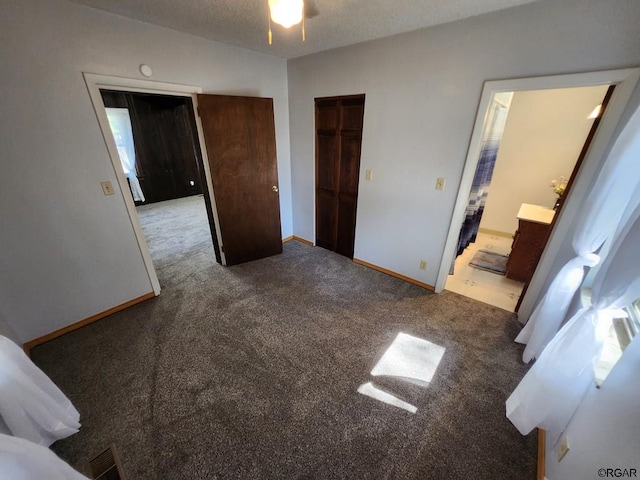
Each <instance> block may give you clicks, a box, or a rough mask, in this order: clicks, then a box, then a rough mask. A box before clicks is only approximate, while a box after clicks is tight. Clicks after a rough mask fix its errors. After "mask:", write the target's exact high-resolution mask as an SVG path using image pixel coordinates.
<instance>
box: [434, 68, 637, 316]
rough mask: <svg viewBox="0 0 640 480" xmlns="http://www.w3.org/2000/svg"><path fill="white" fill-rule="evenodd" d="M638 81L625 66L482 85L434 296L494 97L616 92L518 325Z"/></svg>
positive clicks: (530, 308) (452, 249)
mask: <svg viewBox="0 0 640 480" xmlns="http://www.w3.org/2000/svg"><path fill="white" fill-rule="evenodd" d="M639 78H640V68H629V69H620V70H606V71H600V72H587V73H576V74H567V75H554V76H546V77H532V78H520V79H510V80H496V81H487V82H485V84H484V86H483V89H482V95H481V97H480V102H479V105H478V110H477V114H476V120H475V124H474V127H473V132H472V136H471V140H470V142H469V149H468V151H467V158H466V160H465V165H464V169H463V172H462V177H461V180H460V186H459V188H458V193H457V197H456V202H455V206H454V209H453V212H452V215H451V221H450V224H449V230H448V233H447V238H446V242H445V246H444V249H443V254H442V257H441V262H440V268H439V270H438V275H437V279H436V285H435V291H436V293H439V292H441V291H442V290H443V289H444V286H445V283H446V279H447V275H448V273H449V267H450V265H451V260H452V258H453V255H454V254H455V247H456V244H457V241H458V235H459V233H460V225H462V220H463V217H464V212H465V208H466V205H467V203H468V199H469V192H470V191H471V183H472V181H473V175H474V173H475V170H476V167H477V164H478V158H479V155H480V147H481V145H480V144H481V137H482V129H483V127H484V120H485V116H486V112H487V108H488V107H489V105H490V102H491V100H492V99H493V96H494V95H495V94H496V93H501V92H518V91H523V90H545V89H556V88H571V87H589V86H596V85H616V89H615V90H614V92H613V95H612V97H611V100H610V102H609V105H608V107H607V109H606V111H605V112H604V115H603V116H602V119H601V122H600V125H599V126H598V130H597V132H596V134H595V136H594V139H593V141H592V143H591V145H590V147H589V151H588V152H587V154H586V156H585V158H584V161H583V163H582V166H581V168H580V172H578V174H577V176H576V179H575V182H574V184H573V186H572V189H571V192H570V193H569V195H568V196H567V199H566V201H565V202H564V205H563V209H562V212H560V214H559V217H558V221H557V222H556V224H555V226H554V229H553V231H552V233H551V236H550V237H549V240H548V242H547V246H546V247H545V250H544V252H543V254H542V257H541V258H540V262H539V263H538V267H537V269H536V271H535V273H534V275H533V278H532V279H531V282H530V284H529V288H528V289H527V292H526V293H525V296H524V298H523V301H522V303H521V305H520V309H519V311H518V315H519V318H520V319H521V321H522V320H524V321H526V319H528V318H529V316H530V315H531V313H532V311H533V308H534V306H535V304H536V302H537V300H538V297H539V296H540V294H541V293H542V289H543V287H544V284H545V282H546V279H547V277H548V276H549V275H550V274H551V272H552V270H553V267H554V265H553V263H554V261H555V258H556V256H557V255H558V253H559V251H560V247H561V245H562V242H563V240H564V238H565V237H567V235H569V234H570V232H569V229H570V227H571V224H572V220H573V219H574V218H575V216H576V214H577V212H578V211H579V209H580V207H581V205H582V204H583V202H584V199H585V198H586V195H587V194H588V192H589V187H590V185H591V183H592V182H593V180H594V179H595V176H596V174H597V172H598V170H599V167H600V165H601V163H602V160H603V156H604V154H605V152H606V150H607V147H608V145H609V142H610V141H611V139H612V136H613V134H614V131H615V129H616V127H617V125H618V122H619V121H620V118H621V116H622V113H623V111H624V109H625V107H626V106H627V103H628V102H629V99H630V97H631V94H632V93H633V90H634V88H635V86H636V84H637V83H638V79H639Z"/></svg>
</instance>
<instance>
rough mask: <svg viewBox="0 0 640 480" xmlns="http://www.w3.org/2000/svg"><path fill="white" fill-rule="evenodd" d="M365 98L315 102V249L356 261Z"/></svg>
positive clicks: (322, 99) (354, 97)
mask: <svg viewBox="0 0 640 480" xmlns="http://www.w3.org/2000/svg"><path fill="white" fill-rule="evenodd" d="M364 99H365V96H364V95H350V96H343V97H325V98H316V99H315V116H316V245H318V246H319V247H323V248H326V249H328V250H332V251H334V252H336V253H339V254H340V255H344V256H345V257H348V258H353V252H354V245H355V233H356V208H357V203H358V181H359V178H360V153H361V148H362V126H363V120H364Z"/></svg>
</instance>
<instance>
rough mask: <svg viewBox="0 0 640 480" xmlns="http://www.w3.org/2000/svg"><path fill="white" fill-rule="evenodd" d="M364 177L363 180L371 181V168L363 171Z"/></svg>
mask: <svg viewBox="0 0 640 480" xmlns="http://www.w3.org/2000/svg"><path fill="white" fill-rule="evenodd" d="M364 178H365V180H366V181H367V182H370V181H371V179H372V178H373V172H372V171H371V170H367V171H366V172H365V173H364Z"/></svg>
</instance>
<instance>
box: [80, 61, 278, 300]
mask: <svg viewBox="0 0 640 480" xmlns="http://www.w3.org/2000/svg"><path fill="white" fill-rule="evenodd" d="M83 76H84V79H85V83H86V85H87V89H88V91H89V95H90V98H91V101H92V103H93V107H94V111H95V114H96V117H97V119H98V123H99V125H100V129H101V130H102V134H103V138H104V140H105V144H106V147H107V150H108V152H109V157H110V160H111V163H112V165H113V169H114V173H115V176H116V180H117V182H118V186H119V190H120V192H121V194H122V200H123V201H124V204H125V207H126V210H127V213H128V215H129V219H130V221H131V225H132V227H133V232H134V234H135V237H136V240H137V242H138V245H139V248H140V252H141V255H142V259H143V262H144V265H145V268H146V271H147V274H148V276H149V281H150V284H151V286H152V288H153V291H154V293H155V294H156V295H159V294H160V283H159V281H158V276H157V273H156V271H155V269H154V266H153V261H152V259H151V256H150V253H149V248H148V245H147V242H146V240H145V237H144V233H143V231H142V228H141V225H140V222H139V219H138V216H137V214H136V210H135V204H134V199H133V197H132V195H131V192H130V187H129V184H128V182H127V178H126V177H125V174H124V173H123V169H122V166H121V162H120V158H119V155H118V150H117V146H116V144H115V142H114V140H113V136H112V135H111V131H110V127H109V122H108V118H107V115H106V112H105V109H104V104H103V102H102V98H101V94H100V90H101V89H107V90H118V91H129V92H135V93H149V94H159V95H170V96H171V95H173V96H181V97H189V98H190V99H191V101H192V106H193V110H194V112H193V113H194V115H196V117H195V118H196V129H197V136H198V144H199V146H200V155H201V158H202V161H203V164H204V165H205V167H204V168H203V169H202V172H203V174H204V177H205V182H203V194H204V195H207V194H208V197H209V202H207V210H208V211H209V212H210V213H211V217H212V222H211V235H212V237H214V238H217V239H218V240H219V248H220V260H221V263H222V265H225V266H226V265H227V261H226V258H225V252H224V246H225V245H224V241H225V240H228V241H229V243H230V244H234V243H235V242H234V240H235V239H233V238H227V237H225V236H224V235H222V234H221V224H220V216H219V209H220V208H227V207H228V205H220V204H219V201H217V200H218V199H216V196H215V195H214V188H213V182H212V178H211V172H210V168H209V167H210V165H211V164H212V162H215V161H216V159H215V158H209V156H208V155H207V149H206V148H205V133H206V132H205V131H204V130H203V124H205V123H206V122H204V121H201V119H200V117H199V116H197V112H198V100H199V99H200V100H202V99H205V98H207V97H221V96H215V95H204V96H203V95H201V94H202V89H201V88H200V87H194V86H189V85H178V84H171V83H162V82H155V81H150V80H137V79H131V78H121V77H112V76H105V75H98V74H91V73H83ZM198 94H200V95H198ZM236 98H247V99H254V100H255V101H256V102H257V103H260V102H261V101H262V100H268V103H269V105H270V109H271V117H272V119H271V122H266V123H264V125H265V126H266V127H265V128H274V121H273V100H272V99H256V98H255V97H236ZM249 103H251V102H249ZM236 113H237V112H236ZM242 113H243V114H245V115H250V114H251V112H250V111H247V110H244V111H243V112H242ZM236 116H237V115H236ZM261 125H262V124H261ZM209 133H210V132H209ZM244 133H245V134H246V133H247V132H246V131H245V132H244ZM269 138H270V139H272V140H273V141H274V142H275V135H270V136H269ZM245 140H246V141H247V143H248V145H249V146H248V147H247V148H249V149H256V150H259V149H260V148H262V147H264V146H263V145H257V144H256V143H255V141H254V138H253V137H252V136H251V135H245ZM215 141H216V142H217V143H224V142H229V141H230V139H229V138H225V137H221V138H216V140H215ZM271 150H273V152H275V146H274V147H273V148H271ZM270 158H271V160H272V161H273V162H274V170H275V171H276V172H277V169H276V167H275V162H276V158H275V154H274V155H273V157H270ZM227 166H229V164H228V162H227ZM255 171H257V170H255ZM245 173H247V174H248V175H251V174H252V172H251V171H249V172H247V171H246V169H245ZM234 186H235V187H237V188H241V187H242V178H241V177H238V180H237V181H236V182H234V183H233V185H227V186H226V188H233V187H234ZM272 186H273V185H271V186H270V187H272ZM275 186H276V187H277V185H275ZM218 188H219V187H218ZM274 192H275V193H276V194H277V190H276V191H274ZM271 194H272V195H273V194H274V193H271ZM256 198H257V197H256ZM252 200H255V198H254V197H253V196H249V197H248V198H247V199H246V201H245V202H244V205H245V209H246V211H250V210H252V209H253V210H255V209H256V208H257V206H256V201H252ZM278 214H279V212H278ZM278 220H279V219H278ZM214 230H215V232H214ZM278 231H279V229H278ZM279 242H282V238H279Z"/></svg>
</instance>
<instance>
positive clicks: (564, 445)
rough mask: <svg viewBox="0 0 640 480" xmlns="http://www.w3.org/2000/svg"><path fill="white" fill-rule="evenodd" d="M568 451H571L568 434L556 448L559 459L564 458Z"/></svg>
mask: <svg viewBox="0 0 640 480" xmlns="http://www.w3.org/2000/svg"><path fill="white" fill-rule="evenodd" d="M568 452H569V437H568V436H566V437H564V438H563V439H562V440H560V444H559V445H558V449H557V450H556V454H557V456H558V461H560V460H562V459H563V458H564V456H565V455H566V454H567V453H568Z"/></svg>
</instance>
